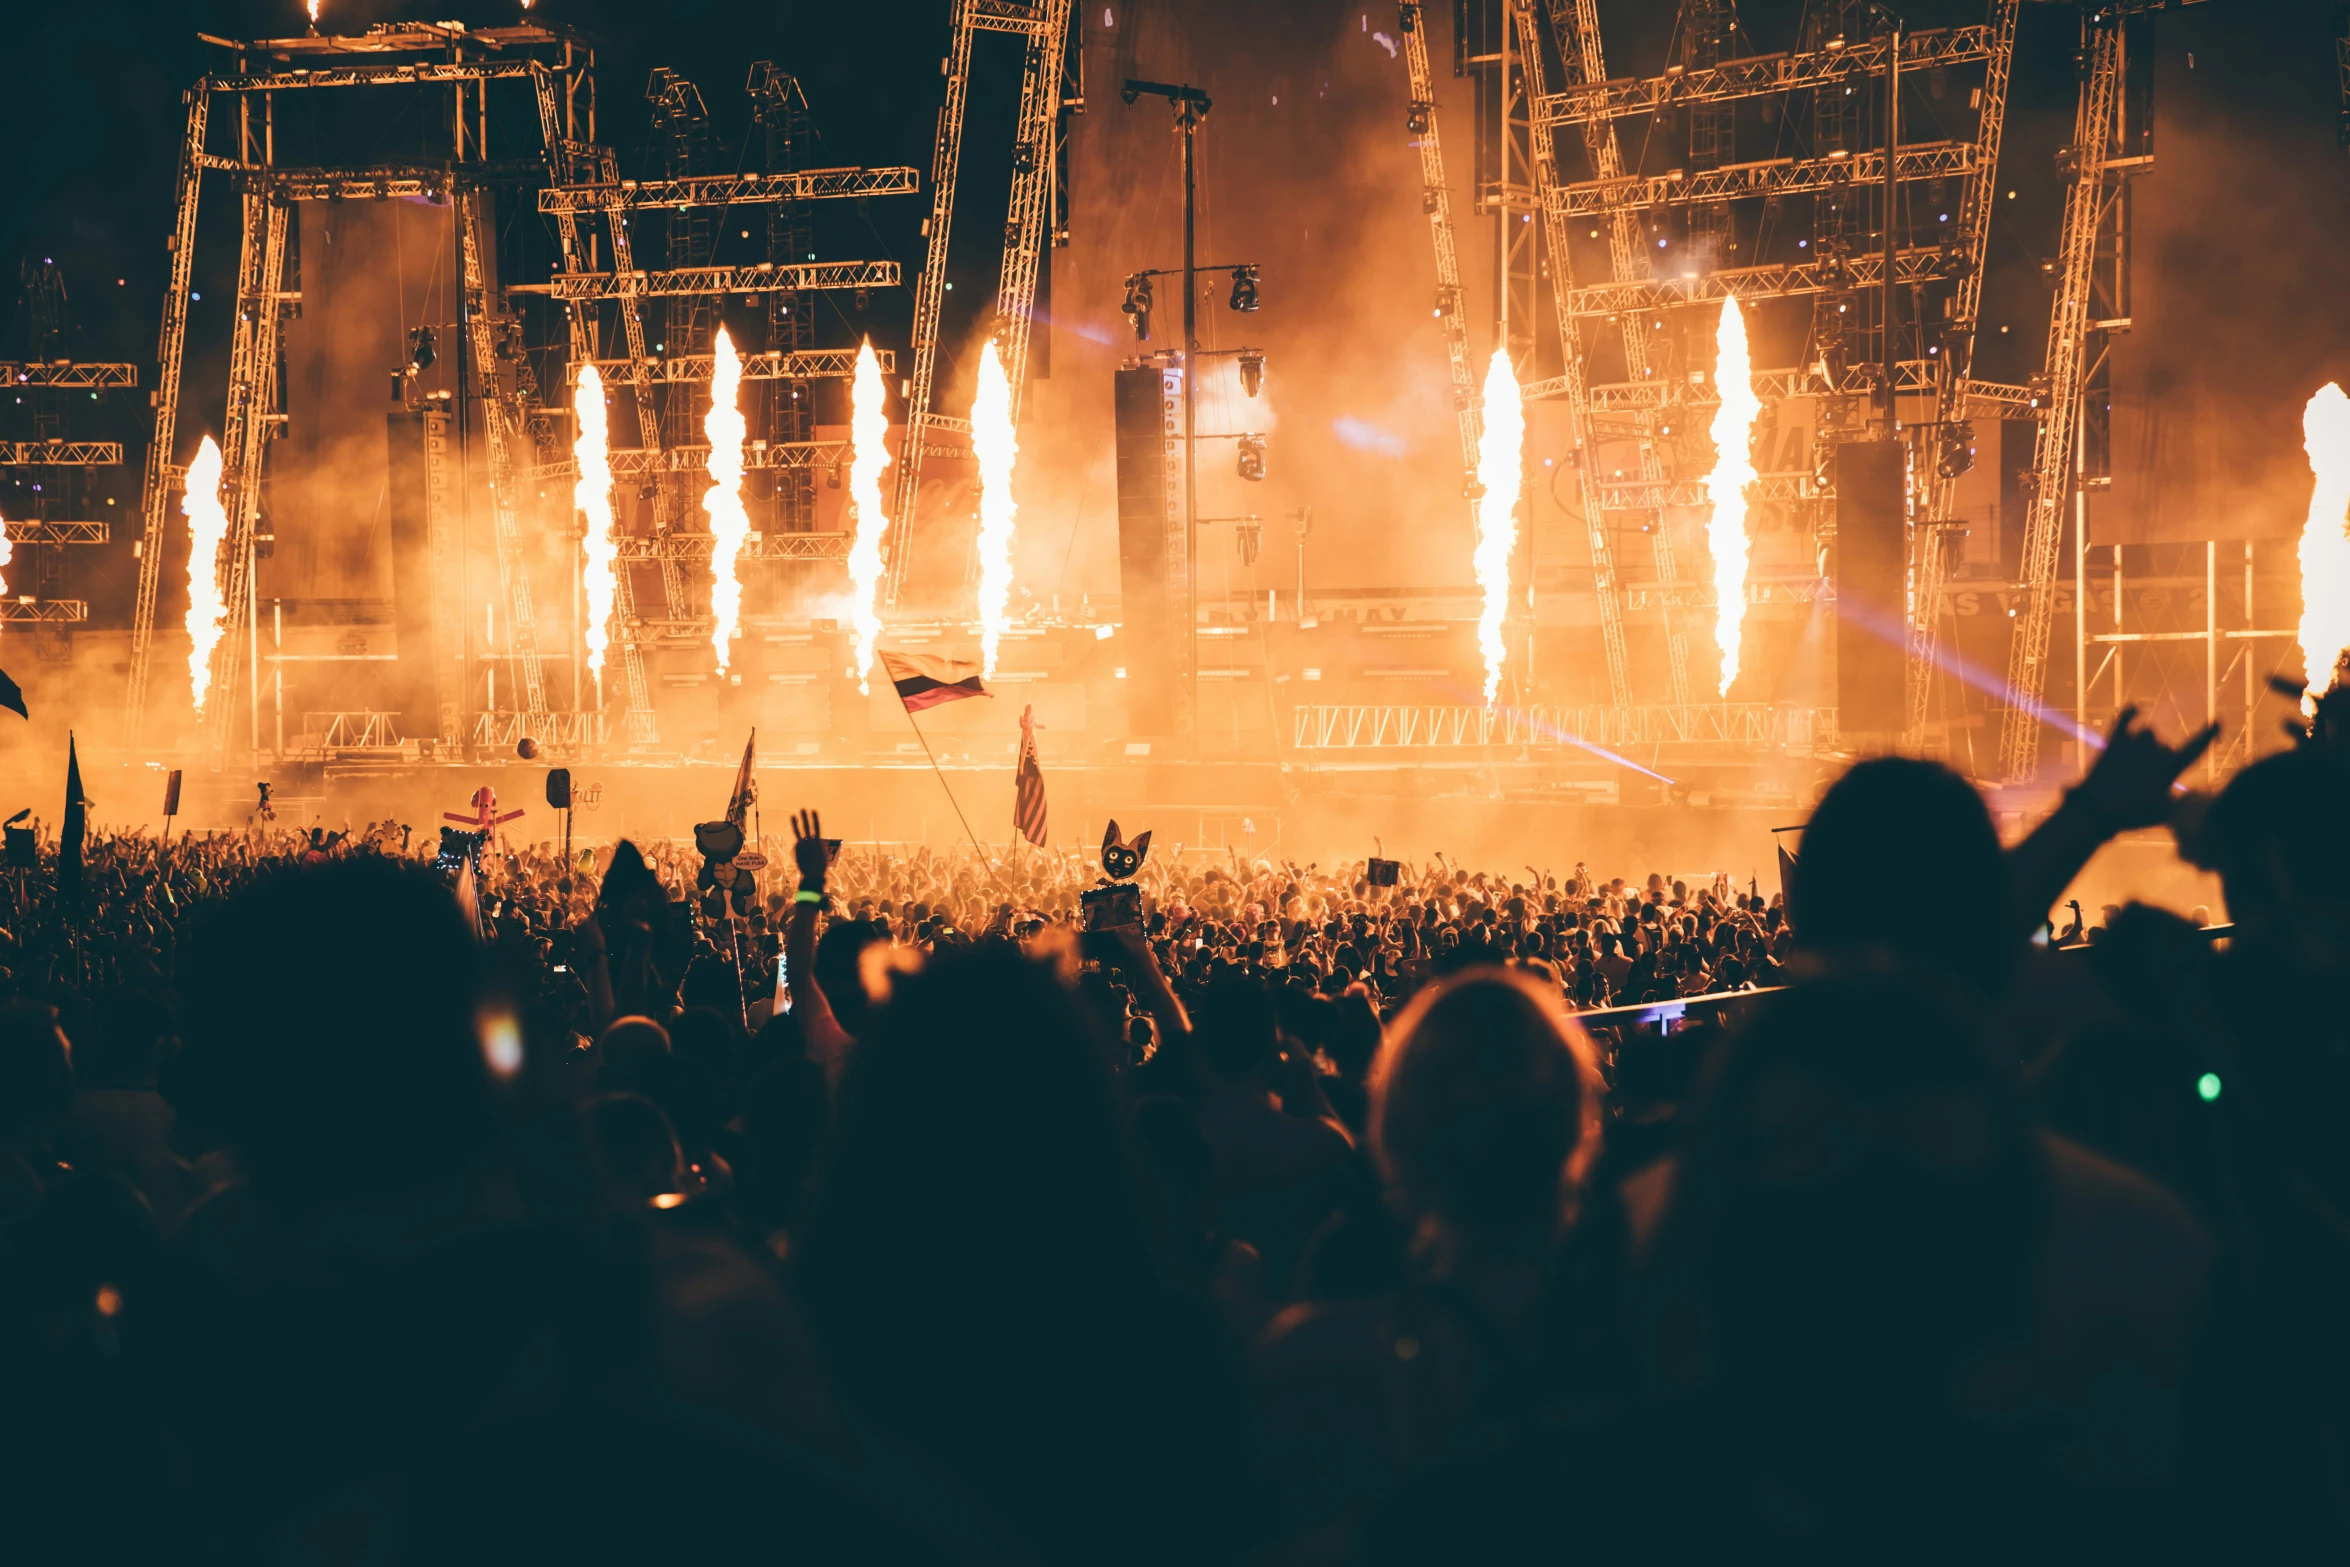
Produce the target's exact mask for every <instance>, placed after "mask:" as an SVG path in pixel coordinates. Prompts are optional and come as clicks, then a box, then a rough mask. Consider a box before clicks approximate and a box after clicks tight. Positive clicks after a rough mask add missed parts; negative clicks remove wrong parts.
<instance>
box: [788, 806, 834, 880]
mask: <svg viewBox="0 0 2350 1567" xmlns="http://www.w3.org/2000/svg"><path fill="white" fill-rule="evenodd" d="M791 830H792V838H793V842H792V846H791V857H792V863H793V864H794V865H796V866H798V867H799V871H800V885H801V886H803V887H805V888H807V889H808V890H810V891H812V892H813V891H820V890H822V888H823V886H824V873H825V872H826V871H828V870H830V869H831V868H832V851H831V850H830V849H829V848H827V847H826V845H825V842H824V823H823V821H822V820H821V819H820V818H819V817H818V816H817V814H816V813H815V812H814V811H794V812H793V813H792V819H791Z"/></svg>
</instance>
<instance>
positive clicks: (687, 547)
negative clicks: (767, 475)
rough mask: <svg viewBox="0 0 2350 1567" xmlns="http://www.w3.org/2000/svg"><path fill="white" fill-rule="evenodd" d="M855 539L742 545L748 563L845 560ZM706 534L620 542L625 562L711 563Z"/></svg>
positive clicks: (774, 537)
mask: <svg viewBox="0 0 2350 1567" xmlns="http://www.w3.org/2000/svg"><path fill="white" fill-rule="evenodd" d="M852 537H853V535H851V534H846V533H778V532H774V531H772V530H770V531H768V532H766V533H754V534H752V535H751V536H750V537H749V538H748V539H746V540H745V541H744V542H743V548H742V554H743V558H744V559H747V560H846V559H848V557H849V542H850V540H851V538H852ZM711 544H712V540H711V538H710V535H708V534H707V533H668V534H663V535H662V536H661V537H659V538H657V539H646V538H627V539H622V540H621V541H620V558H621V559H622V560H708V559H709V558H710V550H711Z"/></svg>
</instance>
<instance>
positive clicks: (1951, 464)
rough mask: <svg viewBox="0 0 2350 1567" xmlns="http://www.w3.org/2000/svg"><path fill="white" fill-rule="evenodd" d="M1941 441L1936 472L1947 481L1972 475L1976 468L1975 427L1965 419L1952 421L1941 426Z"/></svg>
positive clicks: (1937, 452)
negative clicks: (1964, 475) (1967, 474)
mask: <svg viewBox="0 0 2350 1567" xmlns="http://www.w3.org/2000/svg"><path fill="white" fill-rule="evenodd" d="M1939 434H1940V436H1941V440H1940V442H1939V443H1938V448H1937V451H1936V455H1935V461H1934V471H1935V472H1936V473H1939V474H1940V475H1941V476H1942V477H1943V478H1945V479H1955V478H1958V477H1959V476H1960V475H1962V474H1966V473H1970V472H1972V471H1973V470H1974V466H1975V427H1974V425H1973V423H1972V422H1971V421H1969V420H1965V419H1952V420H1950V421H1949V422H1948V423H1946V424H1944V425H1942V426H1941V428H1940V431H1939Z"/></svg>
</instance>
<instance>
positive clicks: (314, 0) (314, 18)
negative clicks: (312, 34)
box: [310, 0, 318, 27]
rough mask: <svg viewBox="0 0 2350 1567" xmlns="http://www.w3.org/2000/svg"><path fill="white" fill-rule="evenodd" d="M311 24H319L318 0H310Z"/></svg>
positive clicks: (313, 25)
mask: <svg viewBox="0 0 2350 1567" xmlns="http://www.w3.org/2000/svg"><path fill="white" fill-rule="evenodd" d="M310 25H311V26H312V27H316V26H317V25H318V0H310Z"/></svg>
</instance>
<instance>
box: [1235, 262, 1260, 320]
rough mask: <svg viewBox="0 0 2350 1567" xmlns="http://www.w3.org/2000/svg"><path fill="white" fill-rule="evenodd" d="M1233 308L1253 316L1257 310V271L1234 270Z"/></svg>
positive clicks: (1240, 268)
mask: <svg viewBox="0 0 2350 1567" xmlns="http://www.w3.org/2000/svg"><path fill="white" fill-rule="evenodd" d="M1231 303H1232V308H1233V309H1235V310H1237V311H1240V312H1241V313H1243V314H1244V315H1245V314H1253V313H1254V312H1255V311H1256V308H1257V269H1256V268H1255V267H1253V266H1238V267H1234V268H1233V269H1232V301H1231Z"/></svg>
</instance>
